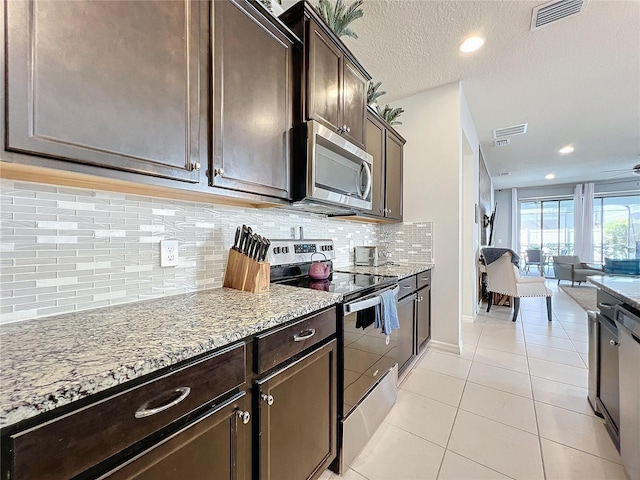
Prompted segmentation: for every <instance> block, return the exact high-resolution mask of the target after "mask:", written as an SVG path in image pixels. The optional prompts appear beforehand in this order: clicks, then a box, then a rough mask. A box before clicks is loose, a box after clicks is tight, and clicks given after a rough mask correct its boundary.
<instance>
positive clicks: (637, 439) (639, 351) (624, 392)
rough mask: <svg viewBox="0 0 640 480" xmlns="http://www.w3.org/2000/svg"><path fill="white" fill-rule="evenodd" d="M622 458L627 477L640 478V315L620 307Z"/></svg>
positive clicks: (628, 307)
mask: <svg viewBox="0 0 640 480" xmlns="http://www.w3.org/2000/svg"><path fill="white" fill-rule="evenodd" d="M615 317H616V318H615V320H616V324H617V325H618V342H619V346H618V361H619V372H618V373H619V375H620V386H619V388H620V456H621V457H622V464H623V465H624V467H625V469H626V471H627V475H628V476H629V478H631V479H640V372H639V371H638V366H640V312H638V311H637V310H635V309H633V308H632V307H630V306H628V305H618V306H617V307H616V315H615Z"/></svg>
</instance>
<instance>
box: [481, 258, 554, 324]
mask: <svg viewBox="0 0 640 480" xmlns="http://www.w3.org/2000/svg"><path fill="white" fill-rule="evenodd" d="M492 250H493V251H492ZM495 250H498V253H499V254H500V253H501V252H500V250H502V251H504V249H492V248H483V249H482V250H481V251H482V258H483V261H484V264H485V266H486V269H487V290H488V291H489V304H488V306H487V312H489V311H490V310H491V304H492V302H493V293H500V294H502V295H508V296H510V297H513V319H512V321H514V322H515V321H516V318H518V311H519V310H520V298H521V297H546V300H547V319H548V320H549V321H551V318H552V314H551V295H553V292H552V291H551V290H550V289H549V288H547V286H546V285H545V283H544V282H545V278H544V277H521V276H520V271H519V270H518V267H517V266H516V265H514V263H513V262H512V252H511V251H509V250H507V251H504V253H502V254H501V255H500V256H499V257H497V258H496V255H495Z"/></svg>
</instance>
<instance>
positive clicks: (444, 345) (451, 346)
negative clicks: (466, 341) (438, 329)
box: [429, 339, 462, 355]
mask: <svg viewBox="0 0 640 480" xmlns="http://www.w3.org/2000/svg"><path fill="white" fill-rule="evenodd" d="M429 348H432V349H433V350H440V351H442V352H448V353H455V354H456V355H460V352H461V351H462V349H461V348H460V345H456V344H455V343H449V342H440V341H438V340H433V339H431V341H430V342H429Z"/></svg>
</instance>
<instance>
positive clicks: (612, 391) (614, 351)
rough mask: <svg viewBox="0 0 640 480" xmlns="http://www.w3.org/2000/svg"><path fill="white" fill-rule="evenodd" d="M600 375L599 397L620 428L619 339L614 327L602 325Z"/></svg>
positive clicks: (616, 426) (617, 427)
mask: <svg viewBox="0 0 640 480" xmlns="http://www.w3.org/2000/svg"><path fill="white" fill-rule="evenodd" d="M599 346H600V369H599V371H600V373H599V379H598V383H599V388H598V397H599V398H600V401H601V402H602V405H604V408H605V410H606V413H607V415H608V416H609V417H610V418H611V420H612V421H613V423H614V424H615V428H616V429H619V428H620V392H619V386H618V381H619V380H618V379H619V375H618V338H617V333H616V332H615V327H614V326H609V325H606V324H604V323H602V322H601V323H600V344H599Z"/></svg>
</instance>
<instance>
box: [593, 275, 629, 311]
mask: <svg viewBox="0 0 640 480" xmlns="http://www.w3.org/2000/svg"><path fill="white" fill-rule="evenodd" d="M587 280H588V281H589V283H592V284H594V285H595V286H597V287H600V288H601V289H602V290H603V291H605V292H607V293H609V294H611V295H613V296H614V297H616V298H619V299H621V300H622V301H623V302H625V303H626V304H628V305H630V306H632V307H634V308H637V309H638V310H640V276H634V275H593V276H590V277H587Z"/></svg>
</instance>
